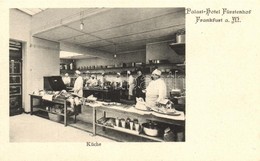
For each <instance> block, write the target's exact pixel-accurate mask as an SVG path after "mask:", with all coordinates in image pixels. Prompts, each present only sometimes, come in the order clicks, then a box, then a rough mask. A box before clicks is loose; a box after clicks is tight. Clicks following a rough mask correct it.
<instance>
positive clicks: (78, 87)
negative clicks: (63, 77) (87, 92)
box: [73, 76, 83, 97]
mask: <svg viewBox="0 0 260 161" xmlns="http://www.w3.org/2000/svg"><path fill="white" fill-rule="evenodd" d="M73 91H74V93H76V94H78V95H79V96H80V97H82V96H83V78H82V77H81V76H78V78H77V79H76V81H75V83H74V88H73Z"/></svg>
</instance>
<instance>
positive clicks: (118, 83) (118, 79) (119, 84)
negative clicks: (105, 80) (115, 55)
mask: <svg viewBox="0 0 260 161" xmlns="http://www.w3.org/2000/svg"><path fill="white" fill-rule="evenodd" d="M116 75H117V76H116V78H115V79H114V84H115V87H116V88H118V87H122V82H123V81H122V78H121V77H120V76H121V74H120V73H117V74H116Z"/></svg>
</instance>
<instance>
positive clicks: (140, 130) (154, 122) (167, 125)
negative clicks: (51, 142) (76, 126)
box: [86, 104, 185, 142]
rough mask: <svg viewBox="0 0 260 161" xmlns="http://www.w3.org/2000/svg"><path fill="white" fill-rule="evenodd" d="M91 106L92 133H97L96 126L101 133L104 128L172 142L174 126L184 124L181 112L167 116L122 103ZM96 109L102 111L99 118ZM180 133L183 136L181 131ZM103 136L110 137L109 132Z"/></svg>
mask: <svg viewBox="0 0 260 161" xmlns="http://www.w3.org/2000/svg"><path fill="white" fill-rule="evenodd" d="M86 105H87V104H86ZM89 106H92V105H89ZM92 108H93V135H96V134H98V135H99V132H100V131H98V132H97V130H96V127H102V129H103V135H105V134H106V133H105V131H106V129H110V130H115V131H119V132H121V133H126V134H130V135H133V136H137V137H139V138H145V139H148V140H152V141H159V142H164V141H171V142H173V141H177V139H176V137H175V136H177V135H176V134H172V133H173V132H174V129H175V128H176V126H177V127H182V128H183V127H184V126H185V118H184V116H183V115H182V114H181V112H180V115H176V116H168V115H163V114H158V115H157V114H154V113H151V112H150V111H142V110H137V109H135V108H133V107H131V106H127V108H126V107H124V106H123V105H120V106H116V107H114V106H112V107H110V106H109V107H107V106H105V105H95V106H94V105H93V107H92ZM98 111H99V112H102V113H103V116H101V118H99V119H97V118H96V116H97V113H98ZM107 114H109V116H107ZM119 116H120V118H119ZM137 118H138V119H137ZM169 133H171V134H170V135H171V136H169ZM173 135H174V136H173ZM182 135H183V136H184V133H183V132H182ZM105 136H106V137H108V138H111V136H110V135H109V134H108V135H105ZM182 138H183V137H182ZM182 138H181V137H180V138H179V139H178V140H179V141H180V140H181V141H183V139H182ZM125 140H127V138H121V139H120V141H125Z"/></svg>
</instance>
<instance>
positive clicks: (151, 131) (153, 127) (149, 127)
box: [142, 122, 159, 136]
mask: <svg viewBox="0 0 260 161" xmlns="http://www.w3.org/2000/svg"><path fill="white" fill-rule="evenodd" d="M142 127H143V131H144V133H145V134H146V135H149V136H158V135H159V128H158V125H157V124H155V123H153V122H149V123H148V122H147V123H143V124H142Z"/></svg>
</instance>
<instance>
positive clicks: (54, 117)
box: [48, 113, 63, 122]
mask: <svg viewBox="0 0 260 161" xmlns="http://www.w3.org/2000/svg"><path fill="white" fill-rule="evenodd" d="M48 115H49V119H50V120H52V121H55V122H61V121H62V120H63V116H61V115H56V114H53V113H48Z"/></svg>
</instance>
